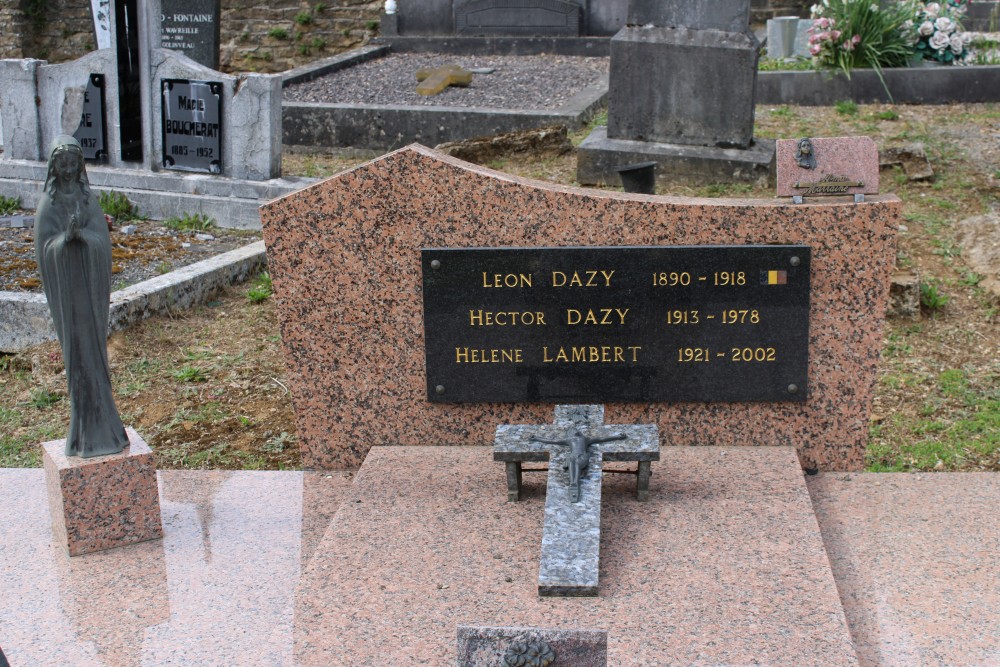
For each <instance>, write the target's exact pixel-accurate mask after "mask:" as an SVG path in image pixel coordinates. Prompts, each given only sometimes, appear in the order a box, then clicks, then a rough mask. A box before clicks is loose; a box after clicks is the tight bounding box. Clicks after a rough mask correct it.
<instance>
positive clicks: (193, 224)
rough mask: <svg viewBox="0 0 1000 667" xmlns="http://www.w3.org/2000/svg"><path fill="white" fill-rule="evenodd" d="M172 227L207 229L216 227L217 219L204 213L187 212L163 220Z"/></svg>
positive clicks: (196, 229) (195, 229)
mask: <svg viewBox="0 0 1000 667" xmlns="http://www.w3.org/2000/svg"><path fill="white" fill-rule="evenodd" d="M163 224H164V225H166V226H167V227H169V228H170V229H176V230H180V231H199V232H200V231H205V230H208V229H214V228H215V219H214V218H212V217H210V216H207V215H205V214H204V213H185V214H184V215H182V216H181V217H179V218H178V217H176V216H174V217H170V218H167V219H166V220H164V221H163Z"/></svg>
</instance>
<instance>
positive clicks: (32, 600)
mask: <svg viewBox="0 0 1000 667" xmlns="http://www.w3.org/2000/svg"><path fill="white" fill-rule="evenodd" d="M350 483H351V479H350V477H349V476H346V475H343V474H339V473H333V474H325V475H318V474H315V473H300V472H230V471H161V472H160V473H159V493H160V499H161V509H162V515H163V531H164V537H163V539H162V540H155V541H149V542H141V543H138V544H132V545H129V546H124V547H120V548H118V549H114V550H112V551H101V552H95V553H90V554H85V555H82V556H76V557H72V558H71V557H69V556H68V555H66V553H65V551H64V549H63V548H62V547H61V546H59V545H58V544H57V543H55V542H54V540H53V537H52V529H51V525H50V519H49V507H48V500H47V495H46V487H45V473H44V471H43V470H41V469H32V470H9V469H0V601H2V610H0V645H2V646H3V651H4V653H5V654H6V656H7V659H8V660H9V661H10V664H11V665H13V666H14V667H27V666H28V665H31V666H32V667H66V666H67V665H72V666H73V667H140V666H142V667H157V666H161V665H162V666H166V665H226V666H230V665H275V666H286V665H287V666H291V665H294V660H293V624H294V622H295V617H294V609H295V603H294V597H293V596H294V591H295V586H296V584H297V582H298V580H299V573H300V571H301V568H302V566H303V560H304V558H305V552H306V551H307V549H308V548H309V547H308V545H310V544H311V545H313V546H314V545H315V543H316V538H315V535H316V534H317V533H319V534H322V533H323V532H325V530H326V528H327V526H328V524H329V517H331V516H332V515H333V513H334V512H335V510H336V507H337V505H338V504H339V501H340V498H341V497H342V495H343V490H344V489H345V488H347V487H348V486H349V485H350Z"/></svg>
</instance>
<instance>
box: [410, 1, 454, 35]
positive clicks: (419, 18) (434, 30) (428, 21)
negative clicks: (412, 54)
mask: <svg viewBox="0 0 1000 667" xmlns="http://www.w3.org/2000/svg"><path fill="white" fill-rule="evenodd" d="M452 1H453V0H419V1H418V2H407V3H405V4H404V3H399V4H400V5H401V6H400V8H399V11H398V14H397V15H398V17H399V34H400V35H448V34H451V31H452V29H453V28H454V26H455V19H454V16H453V13H452Z"/></svg>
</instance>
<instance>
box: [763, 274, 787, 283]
mask: <svg viewBox="0 0 1000 667" xmlns="http://www.w3.org/2000/svg"><path fill="white" fill-rule="evenodd" d="M760 284H761V285H787V284H788V271H761V272H760Z"/></svg>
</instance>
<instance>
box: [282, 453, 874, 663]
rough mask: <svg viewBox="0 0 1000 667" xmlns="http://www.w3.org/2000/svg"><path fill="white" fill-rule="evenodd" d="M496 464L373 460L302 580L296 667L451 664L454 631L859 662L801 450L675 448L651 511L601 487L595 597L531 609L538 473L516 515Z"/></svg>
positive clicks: (445, 458)
mask: <svg viewBox="0 0 1000 667" xmlns="http://www.w3.org/2000/svg"><path fill="white" fill-rule="evenodd" d="M491 456H492V451H491V449H489V448H486V447H439V448H433V449H428V448H426V447H375V448H373V449H372V450H371V451H370V452H369V454H368V456H367V459H366V461H365V464H364V465H363V467H362V468H361V470H360V471H359V472H358V474H357V476H356V478H355V483H354V487H353V488H352V489H351V493H350V495H349V496H348V498H346V499H345V501H344V503H343V504H342V505H341V509H340V511H339V512H338V514H337V517H336V520H335V521H334V522H333V523H332V524H331V526H330V529H329V531H328V532H327V534H326V535H325V537H324V538H323V541H322V543H321V544H320V546H319V547H318V548H317V549H316V552H315V555H314V557H313V559H312V561H311V563H310V565H309V567H308V568H307V569H306V571H305V572H304V573H303V577H302V580H301V582H300V585H299V589H298V594H297V597H298V605H297V607H296V618H301V619H308V624H303V625H302V626H299V627H298V628H297V630H296V650H295V656H296V660H297V661H298V662H299V664H301V665H303V666H304V667H308V666H311V665H317V666H318V665H323V666H326V665H332V664H350V665H379V666H387V665H393V666H394V667H404V666H407V665H418V664H419V665H440V666H444V665H448V666H449V667H451V666H453V665H454V664H455V662H454V661H455V653H454V651H455V649H454V642H455V631H456V628H457V627H458V626H461V625H479V626H495V627H524V626H531V627H548V628H557V629H579V628H594V629H601V630H605V631H607V633H608V664H610V665H629V666H630V667H641V666H645V665H649V666H653V665H655V666H657V667H662V666H664V665H685V666H688V665H690V666H704V667H707V666H708V665H750V664H767V665H797V666H798V667H808V666H809V665H817V666H819V665H822V666H823V667H831V666H836V665H844V666H847V665H856V664H857V661H856V658H855V655H854V650H853V648H852V645H851V640H850V635H849V632H848V629H847V624H846V621H845V620H844V615H843V611H842V610H841V608H840V603H839V599H838V597H837V591H836V586H835V583H834V581H833V578H832V576H831V575H830V570H829V564H828V561H827V558H826V553H825V552H824V551H823V545H822V540H821V538H820V534H819V529H818V527H817V525H816V521H815V518H814V517H813V514H812V508H811V505H810V501H809V495H808V492H807V490H806V487H805V483H804V482H803V479H802V473H801V471H800V467H799V464H798V459H797V458H796V455H795V451H794V449H792V448H790V447H776V448H757V447H754V448H746V447H737V448H721V447H691V448H688V447H668V448H666V449H664V450H663V452H662V461H661V462H659V463H655V462H654V463H653V464H652V465H653V477H652V481H651V486H650V499H649V501H648V502H646V503H637V502H636V501H635V499H634V497H633V495H634V494H633V489H632V485H630V484H629V480H623V479H610V480H607V481H605V483H604V489H603V508H602V518H601V525H602V535H601V552H602V558H601V573H600V576H601V596H600V597H597V598H539V597H538V594H537V573H538V562H539V561H538V559H539V543H540V541H541V534H542V520H543V514H544V508H543V504H544V498H543V493H544V489H543V482H542V478H541V477H537V478H536V477H532V478H529V479H526V484H525V485H526V493H525V499H524V500H523V501H521V502H518V503H508V502H506V501H505V493H504V491H505V484H506V482H505V477H504V468H503V464H502V463H497V462H493V461H491ZM534 479H537V482H535V481H533V480H534Z"/></svg>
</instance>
